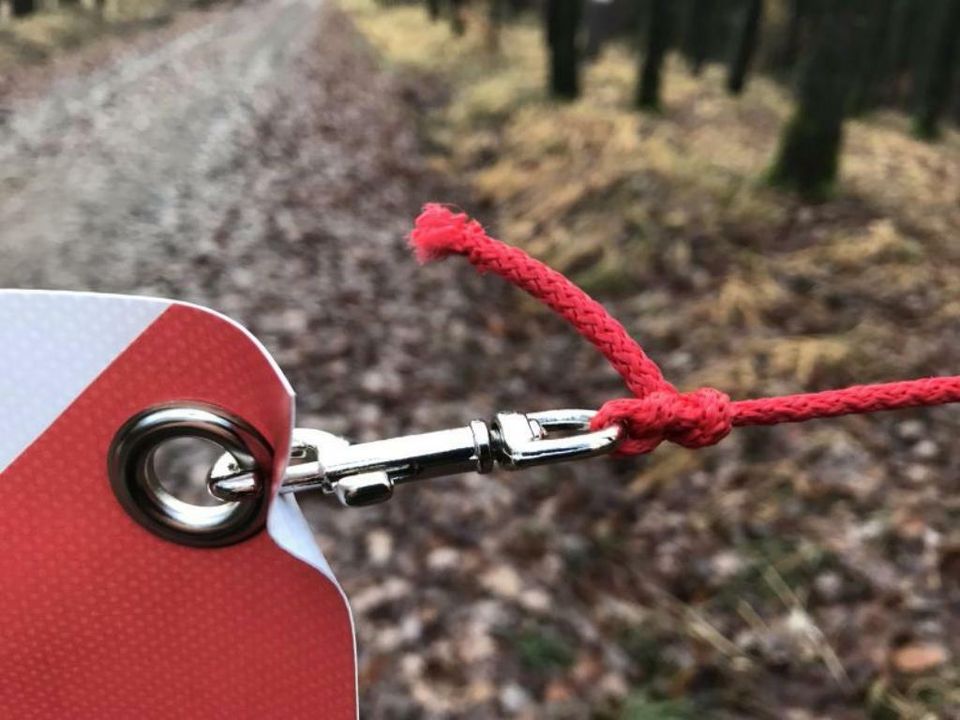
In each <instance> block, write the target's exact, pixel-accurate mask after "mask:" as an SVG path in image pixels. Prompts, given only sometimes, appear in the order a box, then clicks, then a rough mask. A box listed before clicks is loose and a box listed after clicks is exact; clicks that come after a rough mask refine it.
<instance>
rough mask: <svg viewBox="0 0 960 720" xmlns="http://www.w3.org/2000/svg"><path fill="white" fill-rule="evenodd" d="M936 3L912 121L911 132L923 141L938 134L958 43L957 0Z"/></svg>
mask: <svg viewBox="0 0 960 720" xmlns="http://www.w3.org/2000/svg"><path fill="white" fill-rule="evenodd" d="M938 5H939V7H937V8H935V9H934V11H933V12H932V13H931V16H932V18H933V20H934V24H933V25H932V26H931V32H930V33H929V35H928V36H927V37H929V38H930V39H931V42H932V43H933V45H932V47H931V50H930V55H929V60H928V62H927V71H926V73H925V76H924V78H923V80H922V82H921V83H920V97H919V102H918V105H917V112H916V114H915V116H914V123H913V131H914V133H915V134H916V136H917V137H919V138H923V139H924V140H933V139H935V138H936V137H937V136H939V134H940V119H941V117H942V116H943V113H944V111H945V110H946V108H947V104H948V103H949V101H950V89H951V85H952V83H953V77H954V75H955V71H956V66H957V48H958V46H960V0H940V2H939V3H938Z"/></svg>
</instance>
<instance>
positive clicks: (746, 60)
mask: <svg viewBox="0 0 960 720" xmlns="http://www.w3.org/2000/svg"><path fill="white" fill-rule="evenodd" d="M762 18H763V0H747V4H746V7H745V8H744V14H743V21H742V23H741V25H740V31H739V33H738V34H737V39H736V43H735V44H734V50H733V55H732V57H731V58H730V69H729V72H728V74H727V90H728V91H729V92H730V93H732V94H734V95H739V94H740V93H742V92H743V88H744V86H745V85H746V79H747V71H748V70H749V69H750V63H751V61H752V60H753V56H754V55H755V54H756V52H757V44H758V41H759V40H760V22H761V20H762Z"/></svg>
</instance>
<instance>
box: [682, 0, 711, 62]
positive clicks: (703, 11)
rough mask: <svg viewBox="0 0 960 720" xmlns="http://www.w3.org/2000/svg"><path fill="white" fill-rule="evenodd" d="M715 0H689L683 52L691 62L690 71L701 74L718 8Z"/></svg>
mask: <svg viewBox="0 0 960 720" xmlns="http://www.w3.org/2000/svg"><path fill="white" fill-rule="evenodd" d="M715 4H716V3H715V0H689V2H688V5H687V17H686V22H685V23H684V31H683V53H684V55H686V57H687V62H689V63H690V71H691V72H692V73H693V74H694V75H699V74H700V73H701V72H702V71H703V65H704V63H705V62H706V61H707V55H708V54H709V50H710V34H711V33H712V32H713V31H714V27H713V22H714V19H715V15H714V11H715V10H716V8H715V7H714V5H715Z"/></svg>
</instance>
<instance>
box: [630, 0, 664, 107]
mask: <svg viewBox="0 0 960 720" xmlns="http://www.w3.org/2000/svg"><path fill="white" fill-rule="evenodd" d="M649 5H650V10H649V15H648V17H647V23H646V38H645V42H644V46H645V47H646V53H645V54H644V57H643V59H642V61H641V66H640V72H639V81H638V82H637V93H636V105H637V107H639V108H643V109H645V110H657V109H658V108H659V107H660V85H661V81H660V76H661V74H662V70H663V61H664V59H665V58H666V55H667V48H669V47H670V25H671V22H670V21H671V17H670V7H669V5H670V3H669V0H651V2H650V4H649Z"/></svg>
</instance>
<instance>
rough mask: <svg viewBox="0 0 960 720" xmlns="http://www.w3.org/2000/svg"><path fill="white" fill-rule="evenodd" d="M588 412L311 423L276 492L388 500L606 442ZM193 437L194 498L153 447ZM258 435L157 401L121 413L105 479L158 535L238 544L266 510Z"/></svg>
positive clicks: (580, 453)
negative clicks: (198, 467)
mask: <svg viewBox="0 0 960 720" xmlns="http://www.w3.org/2000/svg"><path fill="white" fill-rule="evenodd" d="M593 416H594V413H593V412H592V411H589V410H548V411H546V412H534V413H526V414H524V413H517V412H504V413H499V414H498V415H497V416H496V417H495V418H494V420H493V422H492V423H490V424H489V425H488V424H487V423H485V422H484V421H482V420H474V421H473V422H471V423H470V424H469V425H466V426H464V427H460V428H455V429H452V430H440V431H437V432H429V433H423V434H420V435H408V436H406V437H397V438H390V439H387V440H377V441H375V442H367V443H360V444H357V445H351V444H350V443H349V442H347V441H346V440H344V439H342V438H339V437H337V436H335V435H331V434H330V433H327V432H323V431H321V430H308V429H301V428H298V429H296V430H294V431H293V438H292V442H291V452H290V458H289V463H288V465H287V469H286V473H285V475H284V478H283V482H282V483H281V485H280V488H279V492H280V493H297V492H304V491H307V490H320V491H322V492H324V493H328V494H333V495H336V496H337V497H338V498H339V499H340V502H341V503H342V504H343V505H346V506H350V507H358V506H363V505H372V504H374V503H379V502H383V501H384V500H388V499H389V498H390V497H391V496H392V495H393V489H394V488H395V487H396V486H397V485H402V484H403V483H409V482H413V481H414V480H423V479H425V478H435V477H441V476H444V475H456V474H458V473H465V472H479V473H488V472H490V471H491V470H493V468H494V466H495V465H496V464H499V465H500V466H501V467H503V468H506V469H508V470H521V469H523V468H527V467H533V466H534V465H546V464H549V463H555V462H566V461H568V460H578V459H580V458H587V457H592V456H594V455H600V454H603V453H607V452H610V451H612V450H614V449H615V448H616V446H617V444H618V443H619V441H620V437H621V432H622V431H621V428H620V427H619V426H611V427H608V428H604V429H602V430H597V431H591V430H590V420H591V419H592V418H593ZM184 439H189V440H198V439H199V440H202V441H205V442H206V443H208V444H211V445H212V446H213V447H214V448H216V449H217V450H215V454H214V458H216V459H215V461H214V463H213V465H212V467H211V466H209V465H208V466H206V467H210V470H209V472H207V471H206V470H203V471H202V474H201V475H200V478H199V479H200V483H201V484H200V496H199V497H197V496H196V494H194V495H191V496H190V497H183V496H181V495H178V494H177V492H176V491H175V490H173V489H172V488H173V487H174V486H175V485H176V484H177V483H175V482H171V481H169V479H168V478H165V476H164V472H163V471H162V469H161V467H160V465H161V463H158V456H159V455H160V454H161V453H160V450H161V448H162V447H164V446H165V445H166V444H167V443H169V442H171V441H174V440H176V441H180V440H184ZM271 464H272V463H271V460H270V451H269V448H268V446H267V443H266V442H265V441H264V440H263V438H262V437H260V435H259V434H258V433H257V432H256V430H254V429H253V428H252V427H250V426H248V425H247V424H245V423H244V422H243V421H242V420H240V419H239V418H236V417H233V416H231V415H230V414H229V413H226V412H223V411H221V410H219V409H217V408H212V407H201V406H189V405H185V406H166V407H160V408H154V409H151V410H147V411H145V412H143V413H140V414H138V415H136V416H134V417H132V418H130V420H129V421H127V422H126V423H125V424H124V425H123V427H121V428H120V429H119V430H118V431H117V434H116V436H115V437H114V441H113V444H112V446H111V449H110V462H109V470H110V482H111V486H112V488H113V491H114V494H115V495H116V497H117V499H118V500H119V502H120V504H121V505H122V506H123V507H124V508H125V509H126V510H127V512H128V513H129V514H130V516H131V517H132V518H134V519H135V520H136V521H137V522H139V523H140V524H142V525H143V526H144V527H146V528H147V529H149V530H150V531H151V532H154V533H156V534H157V535H160V536H161V537H164V538H166V539H168V540H173V541H175V542H179V543H183V544H186V545H193V546H199V547H220V546H223V545H229V544H231V543H235V542H239V541H241V540H243V539H244V538H246V537H249V536H250V535H252V534H253V533H255V532H257V531H258V530H259V529H260V528H262V527H263V525H264V523H265V522H266V517H267V511H268V508H269V500H270V498H269V492H268V488H269V473H268V472H267V468H268V467H269V466H270V465H271Z"/></svg>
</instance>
